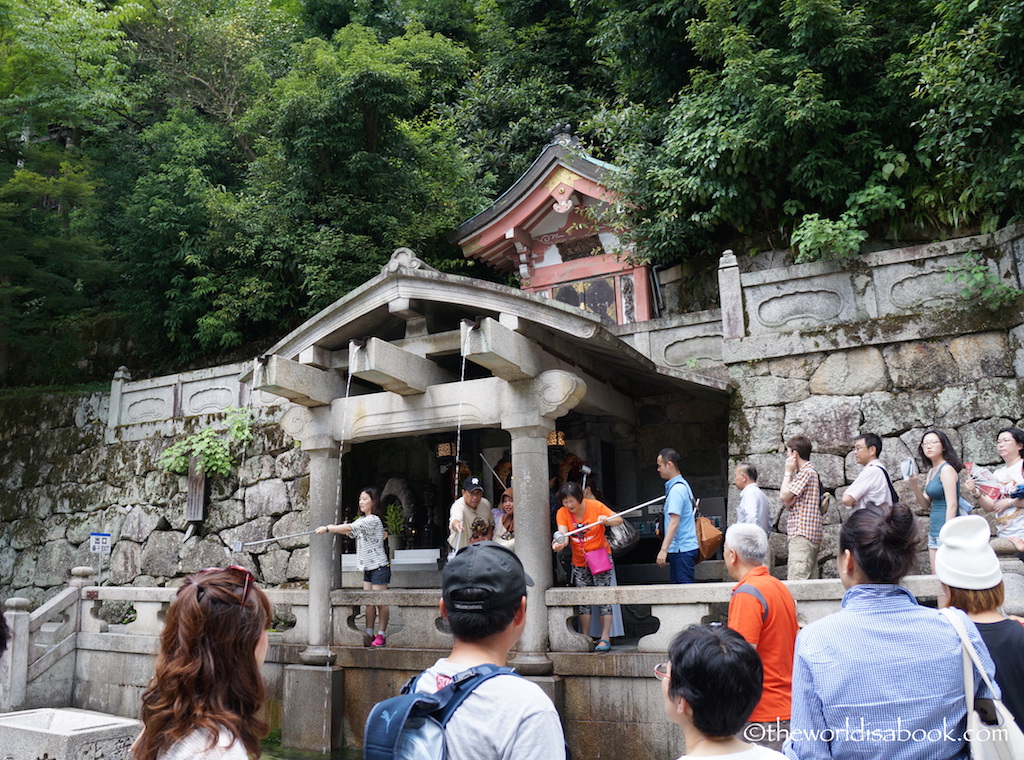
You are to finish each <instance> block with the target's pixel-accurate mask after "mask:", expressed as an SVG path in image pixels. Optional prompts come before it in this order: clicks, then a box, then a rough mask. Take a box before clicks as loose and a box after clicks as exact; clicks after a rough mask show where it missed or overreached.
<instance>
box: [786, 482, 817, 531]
mask: <svg viewBox="0 0 1024 760" xmlns="http://www.w3.org/2000/svg"><path fill="white" fill-rule="evenodd" d="M789 490H790V492H792V493H793V494H794V495H795V496H796V500H795V501H794V502H793V504H792V505H791V506H790V508H789V517H788V518H787V520H786V536H787V537H789V538H795V537H796V536H803V537H804V538H806V539H807V540H808V541H811V542H812V543H815V544H820V543H821V482H820V481H819V480H818V471H817V470H815V469H814V465H812V464H811V463H810V462H808V463H807V464H805V465H804V466H803V467H801V468H800V469H799V470H797V471H796V472H794V473H793V477H792V478H790V480H789Z"/></svg>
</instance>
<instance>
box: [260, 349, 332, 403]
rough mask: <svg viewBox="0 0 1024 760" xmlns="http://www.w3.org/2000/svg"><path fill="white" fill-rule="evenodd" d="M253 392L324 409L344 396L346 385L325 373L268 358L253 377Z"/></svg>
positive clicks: (283, 360)
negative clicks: (261, 392) (269, 394)
mask: <svg viewBox="0 0 1024 760" xmlns="http://www.w3.org/2000/svg"><path fill="white" fill-rule="evenodd" d="M254 377H255V379H254V389H255V390H258V391H266V392H267V393H273V394H274V395H275V396H282V397H283V398H286V399H288V400H289V401H293V402H295V403H296V404H301V405H302V406H325V405H327V404H330V403H331V402H332V401H334V399H336V398H340V397H342V396H344V395H345V383H344V381H343V380H342V379H341V378H340V377H338V375H337V374H336V373H334V372H331V371H324V370H322V369H317V368H315V367H307V366H306V365H305V364H300V363H299V362H293V361H292V360H291V359H285V358H284V357H283V356H278V355H277V354H271V355H270V356H268V357H267V362H266V364H264V365H263V366H262V367H260V368H257V370H256V371H255V373H254Z"/></svg>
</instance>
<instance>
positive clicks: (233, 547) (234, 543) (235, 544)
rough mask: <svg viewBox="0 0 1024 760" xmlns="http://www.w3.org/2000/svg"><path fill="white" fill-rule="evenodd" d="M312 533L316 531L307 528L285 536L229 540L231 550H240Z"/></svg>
mask: <svg viewBox="0 0 1024 760" xmlns="http://www.w3.org/2000/svg"><path fill="white" fill-rule="evenodd" d="M314 533H316V530H307V531H304V532H302V533H291V534H289V535H287V536H274V537H273V538H264V539H262V540H260V541H246V542H245V543H242V542H241V541H232V542H231V551H233V552H240V551H242V549H243V548H244V547H246V546H259V545H260V544H269V543H271V542H272V541H283V540H284V539H286V538H298V537H299V536H311V535H313V534H314Z"/></svg>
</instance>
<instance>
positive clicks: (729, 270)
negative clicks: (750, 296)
mask: <svg viewBox="0 0 1024 760" xmlns="http://www.w3.org/2000/svg"><path fill="white" fill-rule="evenodd" d="M718 295H719V299H720V300H721V304H722V337H723V338H725V339H726V340H732V339H735V338H742V337H743V334H744V331H745V326H744V325H745V321H744V318H743V285H742V283H741V282H740V267H739V262H737V261H736V255H735V254H734V253H733V252H732V251H730V250H726V251H723V252H722V258H721V259H719V262H718Z"/></svg>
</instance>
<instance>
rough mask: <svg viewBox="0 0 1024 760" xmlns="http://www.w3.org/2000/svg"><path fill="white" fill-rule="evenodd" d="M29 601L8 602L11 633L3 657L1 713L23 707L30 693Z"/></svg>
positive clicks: (0, 663) (0, 664) (0, 660)
mask: <svg viewBox="0 0 1024 760" xmlns="http://www.w3.org/2000/svg"><path fill="white" fill-rule="evenodd" d="M28 605H29V601H28V599H25V598H23V597H20V596H12V597H11V598H10V599H8V600H7V602H6V603H5V605H4V606H5V607H7V612H6V613H4V617H5V618H6V620H7V627H8V629H9V632H10V636H9V638H8V641H7V651H6V652H5V653H4V656H3V657H0V712H12V711H14V710H20V709H21V708H22V707H23V706H24V705H25V696H26V694H27V692H28V637H29V622H30V618H31V613H30V612H29V611H28Z"/></svg>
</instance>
